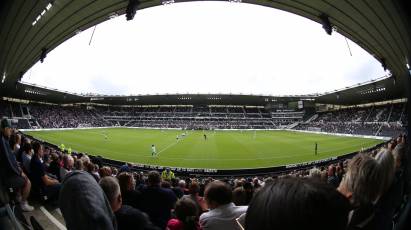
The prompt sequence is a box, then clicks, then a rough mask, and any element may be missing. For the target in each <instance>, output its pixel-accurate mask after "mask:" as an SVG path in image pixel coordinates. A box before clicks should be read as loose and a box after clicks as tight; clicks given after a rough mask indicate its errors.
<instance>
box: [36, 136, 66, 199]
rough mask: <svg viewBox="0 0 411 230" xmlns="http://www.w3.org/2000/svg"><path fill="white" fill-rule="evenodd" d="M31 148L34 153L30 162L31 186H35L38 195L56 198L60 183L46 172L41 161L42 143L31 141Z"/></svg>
mask: <svg viewBox="0 0 411 230" xmlns="http://www.w3.org/2000/svg"><path fill="white" fill-rule="evenodd" d="M33 150H34V154H33V157H32V158H31V162H30V177H31V180H32V182H33V187H35V188H36V190H37V192H39V193H40V195H45V196H47V198H48V199H50V200H57V199H58V195H59V192H60V186H61V185H60V183H59V181H58V180H56V179H54V178H52V177H50V176H49V175H47V174H46V170H45V168H44V165H43V163H42V158H43V154H44V153H43V145H41V144H40V143H39V142H35V143H33Z"/></svg>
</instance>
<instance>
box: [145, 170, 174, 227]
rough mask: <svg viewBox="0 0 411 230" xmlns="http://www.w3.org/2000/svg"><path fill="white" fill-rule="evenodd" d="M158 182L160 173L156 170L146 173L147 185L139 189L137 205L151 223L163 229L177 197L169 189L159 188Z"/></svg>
mask: <svg viewBox="0 0 411 230" xmlns="http://www.w3.org/2000/svg"><path fill="white" fill-rule="evenodd" d="M160 182H161V179H160V174H159V173H158V172H157V171H151V172H150V173H149V174H148V185H147V186H146V187H145V188H143V189H142V190H141V202H140V205H139V207H140V210H141V211H143V212H145V213H147V214H148V216H149V217H150V220H151V222H153V224H155V225H156V226H158V227H160V228H161V229H165V228H166V226H167V221H168V220H169V219H170V217H171V210H172V209H174V207H175V203H176V201H177V197H176V195H175V194H174V192H173V191H172V190H171V189H167V188H161V187H160Z"/></svg>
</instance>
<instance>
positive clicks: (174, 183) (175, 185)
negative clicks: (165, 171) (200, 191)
mask: <svg viewBox="0 0 411 230" xmlns="http://www.w3.org/2000/svg"><path fill="white" fill-rule="evenodd" d="M171 190H173V192H174V194H176V197H177V198H178V199H180V198H181V197H183V195H184V192H183V190H182V189H181V188H180V187H179V186H178V179H177V178H173V179H171Z"/></svg>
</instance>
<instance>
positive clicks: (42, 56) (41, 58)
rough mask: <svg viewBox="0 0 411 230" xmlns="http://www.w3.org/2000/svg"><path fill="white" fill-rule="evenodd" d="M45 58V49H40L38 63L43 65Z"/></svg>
mask: <svg viewBox="0 0 411 230" xmlns="http://www.w3.org/2000/svg"><path fill="white" fill-rule="evenodd" d="M46 57H47V49H46V48H43V49H41V54H40V62H41V63H43V62H44V59H45V58H46Z"/></svg>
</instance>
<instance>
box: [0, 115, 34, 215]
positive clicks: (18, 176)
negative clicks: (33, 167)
mask: <svg viewBox="0 0 411 230" xmlns="http://www.w3.org/2000/svg"><path fill="white" fill-rule="evenodd" d="M11 132H12V128H11V124H10V122H9V121H8V120H7V119H3V120H1V123H0V170H1V171H0V176H1V177H2V181H4V184H5V185H6V187H7V188H12V189H13V190H16V194H17V200H18V201H19V202H20V207H21V209H22V210H23V211H25V212H31V211H33V209H34V208H33V207H32V206H30V205H29V204H28V202H27V198H28V196H29V194H30V190H31V182H30V180H29V179H28V178H27V176H26V174H25V173H24V172H23V171H22V170H21V168H20V167H19V166H18V164H17V160H16V156H15V154H14V153H13V151H12V149H11V148H10V144H9V138H10V135H11Z"/></svg>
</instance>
